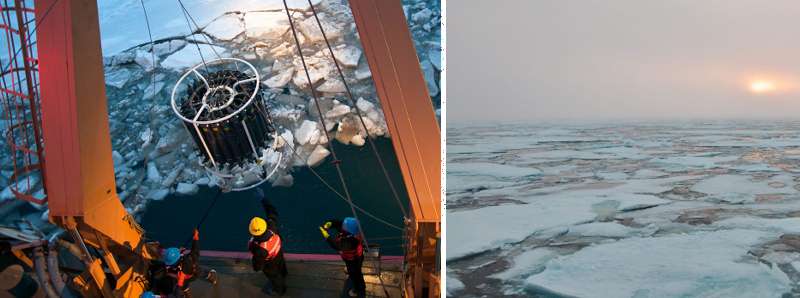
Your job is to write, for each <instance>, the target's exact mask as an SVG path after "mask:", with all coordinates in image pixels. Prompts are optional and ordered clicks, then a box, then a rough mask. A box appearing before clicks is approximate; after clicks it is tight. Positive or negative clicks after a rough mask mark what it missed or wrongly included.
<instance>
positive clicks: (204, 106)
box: [170, 58, 283, 191]
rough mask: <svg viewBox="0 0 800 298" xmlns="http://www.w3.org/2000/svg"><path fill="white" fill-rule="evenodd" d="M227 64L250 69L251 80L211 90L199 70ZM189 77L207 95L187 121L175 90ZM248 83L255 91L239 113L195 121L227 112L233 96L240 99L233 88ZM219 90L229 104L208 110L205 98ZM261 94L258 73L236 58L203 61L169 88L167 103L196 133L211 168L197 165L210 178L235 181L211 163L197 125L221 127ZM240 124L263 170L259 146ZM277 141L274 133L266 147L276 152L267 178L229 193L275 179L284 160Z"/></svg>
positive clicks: (263, 163) (208, 105)
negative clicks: (225, 93) (222, 91)
mask: <svg viewBox="0 0 800 298" xmlns="http://www.w3.org/2000/svg"><path fill="white" fill-rule="evenodd" d="M226 63H227V64H230V63H233V64H234V66H235V68H236V69H237V70H239V63H241V64H244V65H245V66H247V68H248V69H250V71H252V73H253V77H251V78H248V79H244V80H239V81H236V82H235V83H234V84H233V85H232V86H230V87H229V86H211V85H210V84H209V83H208V79H206V77H204V76H203V75H202V74H201V73H200V72H199V71H198V69H199V68H201V67H203V68H204V69H206V70H207V69H208V67H212V66H216V65H224V64H226ZM191 74H194V75H195V76H196V77H198V78H199V79H200V81H202V82H203V84H205V85H206V91H205V93H204V94H203V96H202V103H203V104H202V106H201V107H200V110H198V111H196V113H195V115H194V117H192V118H191V119H190V118H188V117H186V116H184V115H183V114H182V113H181V111H180V108H178V104H177V100H178V98H177V94H178V89H180V87H181V84H182V83H183V82H184V80H186V78H188V77H189V75H191ZM249 82H256V84H255V89H254V90H253V93H252V94H251V95H250V97H249V98H248V99H247V102H245V103H244V104H243V105H242V106H241V107H240V108H239V109H237V110H236V111H233V112H232V113H230V114H227V115H225V116H223V117H220V118H217V119H211V120H198V119H200V116H202V115H203V113H204V112H206V111H208V112H214V111H219V110H223V109H225V108H227V107H228V106H230V105H231V104H232V103H233V102H234V99H235V98H236V96H237V95H239V93H238V92H236V86H238V85H239V84H243V83H249ZM221 89H222V90H225V91H226V92H227V93H229V94H230V96H229V98H228V100H227V101H226V102H225V103H224V104H222V105H220V106H217V107H214V106H211V105H210V104H208V96H209V95H211V94H213V93H214V92H216V91H217V90H221ZM260 91H261V76H260V75H259V74H258V70H257V69H256V68H255V66H253V65H252V64H250V63H249V62H247V61H244V60H242V59H238V58H218V59H214V60H211V61H208V62H205V61H204V62H202V63H199V64H197V65H195V66H193V67H192V68H190V69H189V70H187V71H186V72H185V73H184V74H183V75H181V77H180V78H179V79H178V81H177V82H175V87H173V88H172V95H171V99H170V103H171V105H172V111H173V112H174V113H175V115H177V116H178V117H179V118H180V119H181V120H183V121H184V122H186V123H189V124H191V126H192V127H193V128H194V130H195V132H197V137H198V139H199V140H200V145H202V148H201V149H202V150H204V151H205V152H206V154H207V155H206V156H208V159H209V162H210V163H211V165H210V166H209V165H208V164H205V163H203V162H202V159H201V161H200V164H201V165H202V166H203V167H204V168H205V169H206V171H208V172H209V173H211V174H212V175H214V176H216V177H217V178H221V179H225V180H227V179H236V178H237V176H236V175H234V174H226V173H223V172H222V171H221V169H220V166H222V165H220V164H218V163H217V162H216V161H215V160H214V154H213V153H212V152H211V150H210V149H209V148H208V144H207V143H206V140H205V137H203V134H202V133H201V132H200V127H199V125H208V124H216V123H221V122H223V121H227V120H229V119H231V118H232V117H233V116H236V115H237V114H239V113H241V112H242V111H244V110H245V109H247V108H248V107H249V106H250V105H252V104H253V100H255V98H256V97H257V96H258V92H260ZM187 100H188V99H187ZM239 124H241V125H242V128H243V130H244V132H245V137H246V138H247V141H248V143H249V145H250V149H251V150H252V151H253V157H254V158H255V159H256V161H255V162H256V165H257V166H265V165H266V164H265V162H266V161H263V160H258V158H259V156H260V155H259V154H258V147H259V146H256V144H255V143H254V142H253V137H252V135H251V133H250V131H249V130H248V128H247V125H246V124H245V121H244V120H242V122H241V123H239ZM278 138H279V135H278V133H277V131H273V132H272V145H271V146H269V148H273V149H274V150H276V152H277V153H278V160H277V161H276V162H275V166H274V167H273V168H272V170H269V169H267V168H264V169H263V170H264V173H267V174H266V175H265V176H263V177H260V178H261V180H259V181H257V182H255V183H253V184H250V185H245V186H242V187H231V190H233V191H243V190H248V189H251V188H254V187H257V186H259V185H261V184H263V183H264V182H266V181H268V180H269V179H270V178H272V176H273V175H275V173H276V172H277V171H278V167H280V164H281V161H282V159H283V152H279V151H277V149H278V148H276V147H277V144H278ZM259 145H260V144H259ZM227 183H231V184H233V183H235V181H232V182H227Z"/></svg>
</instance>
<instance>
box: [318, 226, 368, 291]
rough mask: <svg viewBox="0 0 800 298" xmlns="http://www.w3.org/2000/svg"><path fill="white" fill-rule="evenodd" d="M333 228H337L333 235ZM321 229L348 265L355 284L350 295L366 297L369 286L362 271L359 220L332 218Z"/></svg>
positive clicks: (361, 243) (350, 276)
mask: <svg viewBox="0 0 800 298" xmlns="http://www.w3.org/2000/svg"><path fill="white" fill-rule="evenodd" d="M331 228H334V229H336V230H337V233H336V235H335V236H333V237H331V235H330V231H329V230H330V229H331ZM319 230H320V232H322V237H325V240H326V241H327V242H328V244H330V246H331V247H332V248H333V249H335V250H337V251H339V255H340V256H342V260H344V264H345V266H347V275H348V278H349V279H350V283H351V284H352V285H353V288H352V289H350V291H349V293H348V294H349V295H350V297H364V296H365V295H366V288H367V286H366V283H365V282H364V274H363V273H362V272H361V265H362V264H363V263H364V244H363V241H362V239H361V234H360V233H359V229H358V220H356V219H355V218H352V217H345V218H344V220H336V219H332V220H329V221H327V222H325V223H324V224H323V225H322V226H321V227H319Z"/></svg>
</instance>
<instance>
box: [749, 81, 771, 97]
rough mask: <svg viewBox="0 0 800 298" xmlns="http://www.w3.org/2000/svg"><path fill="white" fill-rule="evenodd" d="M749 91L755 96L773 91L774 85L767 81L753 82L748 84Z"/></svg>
mask: <svg viewBox="0 0 800 298" xmlns="http://www.w3.org/2000/svg"><path fill="white" fill-rule="evenodd" d="M750 91H751V92H753V93H756V94H764V93H770V92H772V91H775V83H774V82H772V81H767V80H755V81H752V82H750Z"/></svg>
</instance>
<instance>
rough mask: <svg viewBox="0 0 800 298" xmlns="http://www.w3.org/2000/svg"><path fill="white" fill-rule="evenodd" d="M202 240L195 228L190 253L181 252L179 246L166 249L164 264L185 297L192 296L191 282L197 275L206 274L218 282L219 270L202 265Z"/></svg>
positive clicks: (208, 278) (208, 277)
mask: <svg viewBox="0 0 800 298" xmlns="http://www.w3.org/2000/svg"><path fill="white" fill-rule="evenodd" d="M199 240H200V233H199V232H198V231H197V229H195V230H194V235H193V236H192V249H191V250H190V251H189V253H186V254H184V253H181V250H180V249H179V248H177V247H170V248H167V249H166V250H165V251H164V264H166V265H167V273H168V274H169V275H170V276H172V277H173V278H175V279H176V280H177V282H176V286H177V287H178V289H180V290H181V292H183V296H184V297H187V298H189V297H191V290H190V288H189V284H190V283H191V282H192V281H194V280H195V279H197V276H205V279H206V280H208V282H210V283H211V284H213V285H216V284H217V272H216V271H215V270H213V269H212V270H208V269H206V268H204V267H201V266H200V265H199V264H198V262H199V261H200V248H199V246H198V244H197V242H198V241H199Z"/></svg>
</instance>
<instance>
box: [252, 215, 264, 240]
mask: <svg viewBox="0 0 800 298" xmlns="http://www.w3.org/2000/svg"><path fill="white" fill-rule="evenodd" d="M266 231H267V221H265V220H264V219H263V218H261V217H253V219H251V220H250V235H253V236H261V235H262V234H264V232H266Z"/></svg>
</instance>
